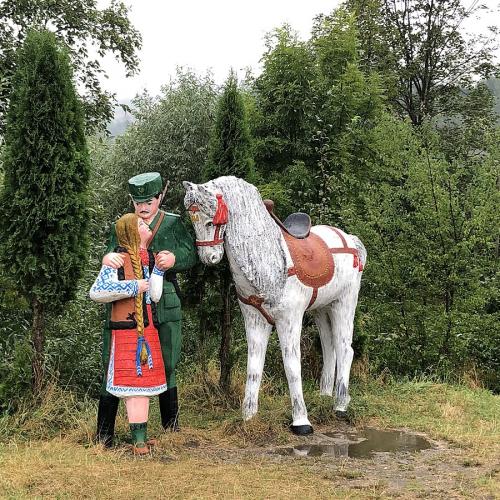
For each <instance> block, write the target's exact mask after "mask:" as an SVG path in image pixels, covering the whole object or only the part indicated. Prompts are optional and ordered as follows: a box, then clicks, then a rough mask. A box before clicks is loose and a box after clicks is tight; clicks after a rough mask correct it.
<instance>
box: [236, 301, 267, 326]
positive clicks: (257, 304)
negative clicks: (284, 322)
mask: <svg viewBox="0 0 500 500" xmlns="http://www.w3.org/2000/svg"><path fill="white" fill-rule="evenodd" d="M236 295H237V296H238V299H239V300H240V302H243V304H247V305H248V306H252V307H255V309H257V310H258V311H259V312H260V314H262V316H264V318H266V321H267V322H268V323H269V324H270V325H272V326H274V325H275V322H274V319H273V318H272V317H271V315H270V314H269V313H268V312H267V311H266V310H265V309H264V308H263V307H262V303H263V302H264V299H263V298H262V297H259V296H257V295H250V297H248V298H245V297H243V296H242V295H240V294H239V293H237V294H236Z"/></svg>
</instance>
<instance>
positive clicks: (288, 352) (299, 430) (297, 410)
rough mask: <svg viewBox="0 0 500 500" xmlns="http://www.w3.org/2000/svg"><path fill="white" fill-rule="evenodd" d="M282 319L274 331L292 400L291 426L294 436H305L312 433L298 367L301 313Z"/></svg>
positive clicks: (289, 314) (299, 366) (292, 312)
mask: <svg viewBox="0 0 500 500" xmlns="http://www.w3.org/2000/svg"><path fill="white" fill-rule="evenodd" d="M287 313H288V314H284V315H283V317H282V318H280V319H277V320H276V330H277V331H278V337H279V339H280V345H281V354H282V356H283V364H284V366H285V373H286V378H287V380H288V387H289V390H290V399H291V400H292V419H293V422H292V425H291V430H292V432H293V433H294V434H298V435H300V436H305V435H307V434H311V433H312V432H313V428H312V426H311V423H310V422H309V419H308V418H307V409H306V404H305V403H304V396H303V394H302V375H301V365H300V332H301V330H302V316H303V312H301V313H300V315H299V314H298V313H294V311H287Z"/></svg>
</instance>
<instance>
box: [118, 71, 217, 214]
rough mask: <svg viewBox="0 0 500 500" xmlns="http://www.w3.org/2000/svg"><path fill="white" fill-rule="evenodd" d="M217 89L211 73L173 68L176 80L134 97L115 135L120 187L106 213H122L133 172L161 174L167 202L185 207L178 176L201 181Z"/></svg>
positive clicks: (172, 207)
mask: <svg viewBox="0 0 500 500" xmlns="http://www.w3.org/2000/svg"><path fill="white" fill-rule="evenodd" d="M216 98H217V93H216V87H215V83H214V81H213V79H212V77H211V76H210V75H209V74H207V75H206V76H204V77H200V76H197V75H195V74H194V73H192V72H191V71H185V72H183V71H181V70H179V71H178V74H177V78H176V79H175V80H173V81H171V82H170V83H169V84H168V85H164V86H163V87H162V91H161V95H160V96H158V97H156V98H153V97H151V96H149V95H142V96H140V97H138V98H137V99H135V100H134V103H133V104H134V111H133V113H134V117H135V122H134V123H133V124H132V125H131V126H130V127H129V128H128V129H127V131H126V133H125V134H124V135H122V136H120V137H118V138H117V139H116V143H115V145H114V147H113V149H112V155H111V156H112V157H111V158H110V161H111V163H112V165H113V166H114V167H113V168H114V169H115V171H117V172H120V175H121V177H120V179H119V186H120V187H119V189H118V192H117V193H116V196H115V199H114V201H111V203H112V207H111V208H112V211H111V213H112V214H113V215H114V216H116V215H117V214H120V213H123V212H124V211H125V209H126V207H127V206H128V205H129V200H128V195H127V188H126V186H127V180H128V179H129V178H130V177H132V176H133V175H136V174H137V173H138V172H155V171H156V172H160V174H161V175H162V178H163V180H164V182H165V181H166V180H167V179H168V180H170V187H169V190H168V193H167V201H166V206H167V207H168V210H174V211H177V212H181V211H183V210H184V206H183V204H182V200H183V198H184V188H183V187H182V181H183V180H190V181H192V182H198V181H201V169H202V167H203V165H204V164H205V162H206V160H207V155H208V143H209V141H210V137H211V135H210V134H211V132H212V128H213V125H214V116H215V105H216Z"/></svg>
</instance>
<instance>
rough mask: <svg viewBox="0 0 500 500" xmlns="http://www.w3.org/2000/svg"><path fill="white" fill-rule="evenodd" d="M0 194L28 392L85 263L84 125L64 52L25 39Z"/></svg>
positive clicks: (2, 245)
mask: <svg viewBox="0 0 500 500" xmlns="http://www.w3.org/2000/svg"><path fill="white" fill-rule="evenodd" d="M3 166H4V170H5V180H4V187H3V190H2V192H1V193H0V212H1V217H0V234H2V239H1V241H0V262H1V264H2V265H3V266H4V270H5V273H6V274H9V275H10V276H11V278H12V280H13V282H14V284H15V286H16V287H17V288H18V290H19V291H20V293H21V294H22V295H24V296H25V297H26V298H27V300H28V301H29V303H30V304H31V308H32V331H31V340H32V343H33V357H32V370H33V388H34V390H35V392H39V391H40V389H41V387H42V385H43V379H44V370H43V365H44V341H45V334H44V331H45V322H46V319H47V318H48V317H50V315H53V314H56V313H58V312H59V311H60V310H61V307H62V306H63V305H64V304H65V303H66V302H67V301H68V300H70V299H71V298H73V297H74V295H75V291H76V284H77V280H78V278H79V277H80V274H81V272H82V268H83V265H84V263H85V257H86V250H87V245H86V228H87V219H88V215H87V205H86V195H85V191H86V187H87V183H88V179H89V165H88V155H87V148H86V143H85V135H84V120H83V114H82V109H81V106H80V103H79V101H78V99H77V97H76V93H75V88H74V85H73V81H72V69H71V67H70V60H69V57H68V54H67V52H66V50H65V49H64V48H63V47H61V46H60V45H59V44H58V43H57V42H56V39H55V36H54V35H53V34H52V33H50V32H48V31H40V32H37V31H32V32H30V33H29V35H28V36H27V38H26V40H25V42H24V44H23V46H22V47H21V48H20V49H19V50H18V53H17V69H16V72H15V75H14V78H13V91H12V94H11V99H10V106H9V111H8V115H7V125H6V133H5V153H4V158H3Z"/></svg>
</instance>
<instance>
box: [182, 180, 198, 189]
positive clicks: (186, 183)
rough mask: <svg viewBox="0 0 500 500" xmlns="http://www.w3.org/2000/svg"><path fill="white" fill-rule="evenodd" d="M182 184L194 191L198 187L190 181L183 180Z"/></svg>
mask: <svg viewBox="0 0 500 500" xmlns="http://www.w3.org/2000/svg"><path fill="white" fill-rule="evenodd" d="M182 185H183V186H184V189H185V190H186V191H194V190H195V189H196V184H193V183H192V182H188V181H182Z"/></svg>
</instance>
